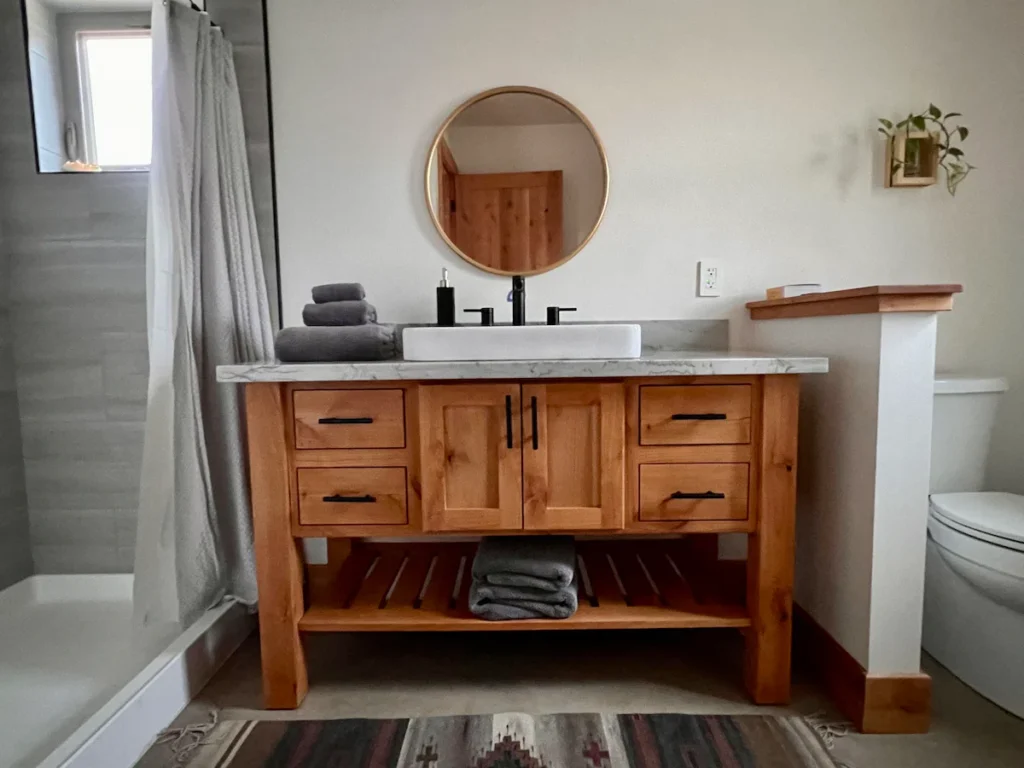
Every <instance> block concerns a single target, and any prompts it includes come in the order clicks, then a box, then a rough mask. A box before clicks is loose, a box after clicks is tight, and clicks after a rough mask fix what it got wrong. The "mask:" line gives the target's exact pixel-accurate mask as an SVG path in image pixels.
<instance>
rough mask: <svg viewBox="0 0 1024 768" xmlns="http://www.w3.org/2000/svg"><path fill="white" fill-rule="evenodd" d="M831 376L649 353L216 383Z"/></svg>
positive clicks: (297, 371)
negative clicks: (627, 357)
mask: <svg viewBox="0 0 1024 768" xmlns="http://www.w3.org/2000/svg"><path fill="white" fill-rule="evenodd" d="M778 373H828V358H826V357H799V356H793V357H786V356H779V355H773V354H765V353H757V352H736V351H728V352H716V351H711V350H700V351H687V350H664V349H661V350H648V349H645V350H644V352H643V354H642V355H641V356H640V357H639V358H636V359H631V360H479V361H472V362H413V361H409V360H403V359H401V358H397V359H394V360H384V361H381V362H374V363H278V362H274V363H246V364H242V365H221V366H218V367H217V381H220V382H225V383H245V382H250V381H264V382H281V381H438V380H451V379H469V380H472V379H588V378H619V377H632V376H743V375H747V376H753V375H761V374H778Z"/></svg>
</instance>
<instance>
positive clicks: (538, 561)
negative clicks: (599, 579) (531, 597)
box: [473, 536, 576, 592]
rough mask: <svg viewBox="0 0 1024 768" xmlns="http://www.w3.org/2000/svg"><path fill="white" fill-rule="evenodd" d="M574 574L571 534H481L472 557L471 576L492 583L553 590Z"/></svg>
mask: <svg viewBox="0 0 1024 768" xmlns="http://www.w3.org/2000/svg"><path fill="white" fill-rule="evenodd" d="M575 573H576V546H575V543H574V542H573V538H572V536H485V537H484V538H483V539H482V540H481V541H480V546H479V547H478V548H477V551H476V557H474V558H473V578H474V579H477V580H478V581H483V582H486V583H488V584H492V585H495V586H502V587H531V588H533V589H541V590H544V591H545V592H557V591H558V590H560V589H565V588H566V587H567V586H569V584H571V583H572V580H573V577H574V575H575Z"/></svg>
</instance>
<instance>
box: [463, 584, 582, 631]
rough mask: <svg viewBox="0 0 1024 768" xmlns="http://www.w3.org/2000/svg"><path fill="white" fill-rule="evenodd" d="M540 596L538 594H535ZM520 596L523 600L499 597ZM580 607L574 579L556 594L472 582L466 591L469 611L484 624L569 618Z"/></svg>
mask: <svg viewBox="0 0 1024 768" xmlns="http://www.w3.org/2000/svg"><path fill="white" fill-rule="evenodd" d="M538 593H539V594H538ZM505 594H519V595H522V596H523V597H522V598H511V597H499V595H505ZM578 607H579V600H578V597H577V595H576V580H575V579H573V580H572V581H571V582H569V585H568V586H567V587H565V588H564V589H560V590H558V591H557V592H548V591H546V590H533V589H530V588H529V587H525V588H518V589H512V590H507V591H506V590H505V588H503V587H491V586H488V585H487V584H485V583H484V582H481V581H477V580H474V581H473V584H472V586H471V587H470V588H469V610H470V612H471V613H472V614H473V615H474V616H477V617H479V618H481V619H486V620H487V621H510V620H513V619H568V618H569V617H570V616H572V615H573V614H574V613H576V609H577V608H578Z"/></svg>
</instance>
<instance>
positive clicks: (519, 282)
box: [512, 275, 526, 325]
mask: <svg viewBox="0 0 1024 768" xmlns="http://www.w3.org/2000/svg"><path fill="white" fill-rule="evenodd" d="M512 325H526V278H525V277H521V276H519V275H516V276H515V277H513V278H512Z"/></svg>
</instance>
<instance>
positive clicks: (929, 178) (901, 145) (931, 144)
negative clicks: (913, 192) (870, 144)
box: [878, 104, 974, 195]
mask: <svg viewBox="0 0 1024 768" xmlns="http://www.w3.org/2000/svg"><path fill="white" fill-rule="evenodd" d="M961 116H962V115H961V114H960V113H959V112H946V113H945V114H943V112H942V110H941V109H939V108H938V107H936V106H935V105H934V104H929V105H928V109H927V110H925V111H924V112H921V113H920V114H913V113H911V114H909V115H907V116H906V118H905V119H903V120H900V121H899V122H898V123H893V122H892V121H891V120H886V119H885V118H879V120H878V122H879V123H880V127H879V129H878V132H879V133H881V134H882V135H883V136H885V137H886V151H885V162H886V166H887V167H888V169H889V172H888V174H886V179H885V186H887V187H923V186H928V185H929V184H934V183H935V182H936V181H937V178H938V173H939V168H941V169H942V170H943V171H945V172H946V189H947V190H949V194H951V195H955V194H956V188H957V187H958V186H959V185H960V182H962V181H963V180H964V179H966V178H967V174H969V173H970V172H971V171H973V170H974V166H973V165H971V164H970V163H969V162H967V159H966V157H965V156H964V151H963V149H962V148H961V147H959V146H957V144H962V143H963V142H964V140H965V139H966V138H967V136H968V135H969V134H970V131H969V130H968V129H967V127H966V126H963V125H960V124H959V122H954V120H955V118H958V117H961Z"/></svg>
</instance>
